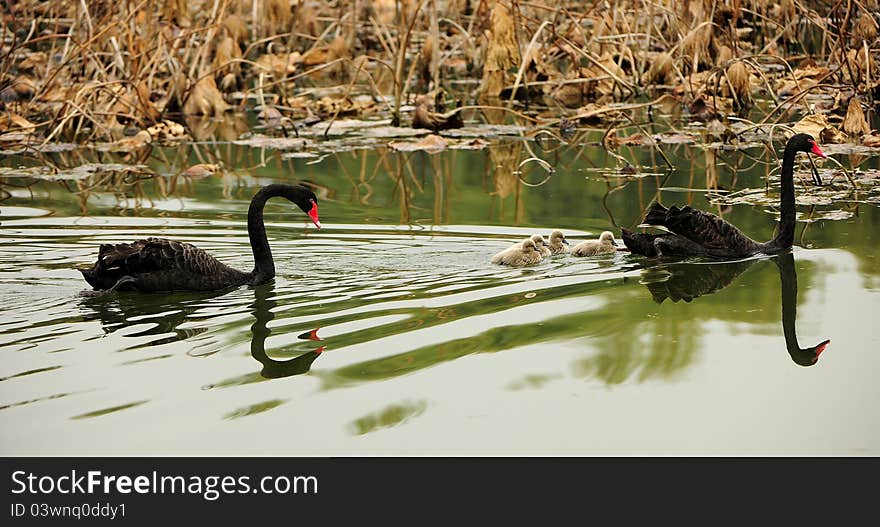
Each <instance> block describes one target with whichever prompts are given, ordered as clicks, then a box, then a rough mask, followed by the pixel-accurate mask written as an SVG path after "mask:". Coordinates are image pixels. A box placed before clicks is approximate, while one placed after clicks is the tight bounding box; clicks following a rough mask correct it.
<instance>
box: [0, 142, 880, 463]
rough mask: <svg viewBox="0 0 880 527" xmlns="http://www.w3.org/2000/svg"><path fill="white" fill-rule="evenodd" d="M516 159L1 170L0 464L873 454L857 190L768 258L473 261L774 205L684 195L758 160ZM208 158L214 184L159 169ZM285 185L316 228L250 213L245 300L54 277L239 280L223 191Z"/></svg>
mask: <svg viewBox="0 0 880 527" xmlns="http://www.w3.org/2000/svg"><path fill="white" fill-rule="evenodd" d="M523 146H524V144H523V143H521V142H512V143H502V144H499V145H497V146H493V147H490V149H488V150H485V151H447V152H443V153H439V154H432V155H428V154H425V153H423V152H415V153H393V152H389V151H386V150H383V149H377V150H358V151H354V152H349V153H344V154H326V155H323V154H322V156H321V157H312V158H308V157H303V158H299V157H293V156H289V155H287V154H286V153H283V152H279V151H275V150H262V149H256V148H247V147H243V146H232V145H229V144H222V145H216V144H212V145H194V146H192V145H191V146H184V147H180V148H175V149H172V148H169V149H164V150H156V151H154V152H153V153H152V154H151V155H150V157H149V158H148V159H145V160H138V161H139V162H143V164H144V165H146V166H147V167H148V169H149V172H152V173H155V174H156V175H155V176H152V177H150V176H148V175H144V174H131V173H121V172H109V173H100V172H99V173H94V174H85V175H83V173H82V172H74V173H70V172H69V171H67V172H66V170H67V169H69V168H71V167H76V166H82V165H84V164H86V163H104V162H119V163H124V164H126V163H127V164H135V162H134V160H131V159H124V158H122V159H120V158H119V157H111V156H110V155H109V154H106V153H101V152H91V151H85V152H67V153H61V154H56V155H54V157H51V158H50V159H49V161H51V163H52V166H54V167H55V168H53V169H52V170H51V171H50V172H48V173H40V174H37V175H34V174H36V173H34V174H31V175H28V174H27V173H12V172H10V173H7V174H6V175H3V176H2V177H0V197H3V198H5V199H4V200H3V201H0V223H2V225H0V447H2V451H3V453H5V454H17V455H18V454H38V455H46V454H98V455H101V454H135V455H137V454H220V455H223V454H229V455H235V454H248V455H250V454H281V455H332V456H345V455H364V454H367V455H369V454H389V455H413V454H415V455H422V454H465V455H468V454H476V455H487V454H488V455H492V454H505V455H506V454H523V455H533V454H547V455H557V454H558V455H674V454H695V455H703V454H706V455H713V454H731V455H755V454H757V455H820V454H821V455H866V454H870V455H877V454H880V423H878V420H877V416H878V415H880V383H878V382H877V373H876V372H878V371H880V351H878V350H880V346H878V344H880V338H878V331H877V313H878V308H880V301H878V300H880V296H878V288H880V265H878V260H877V249H876V248H877V246H878V242H880V240H878V227H880V214H878V210H877V205H876V203H877V201H878V200H877V199H876V193H873V189H868V190H864V191H862V192H861V193H860V194H859V193H856V194H855V195H847V197H846V198H845V199H844V200H843V201H839V202H835V203H833V204H825V205H824V206H823V205H822V204H821V203H820V204H819V205H816V206H812V205H800V206H799V208H798V210H799V213H800V220H801V221H800V222H799V224H798V228H797V233H796V241H795V243H796V247H795V248H794V250H793V252H792V254H791V255H788V256H785V257H777V258H756V259H752V260H748V261H743V262H733V263H710V262H700V261H690V262H669V261H666V262H663V261H652V260H648V259H645V258H641V257H635V256H631V255H629V254H627V253H623V252H621V253H617V254H615V255H612V256H600V257H594V258H582V259H576V258H571V257H557V258H554V259H550V260H547V261H544V262H542V263H541V264H539V265H537V266H534V267H531V268H525V269H510V268H504V267H498V266H494V265H492V264H490V263H489V258H490V257H491V255H492V254H494V253H495V252H496V251H498V250H500V249H502V248H504V247H506V246H508V245H509V244H510V243H512V242H513V241H516V240H517V239H520V238H522V237H524V236H526V235H530V234H533V233H541V234H543V235H544V236H547V235H549V233H550V231H551V230H552V229H553V228H561V229H563V230H564V231H565V232H566V234H567V235H568V236H569V238H570V239H571V240H572V242H577V241H580V240H583V239H587V238H595V237H596V236H598V234H599V233H600V232H601V231H602V230H605V229H611V230H613V231H615V233H617V232H619V227H620V226H625V227H633V226H634V225H636V224H638V220H639V218H640V217H641V214H642V212H643V210H644V208H645V207H646V206H647V205H648V204H649V203H650V201H651V200H652V199H654V198H656V197H657V195H658V194H659V195H660V196H661V199H662V200H663V202H664V203H667V204H671V203H685V202H687V203H691V204H693V205H695V206H699V207H702V208H705V209H708V210H712V211H714V212H716V213H719V212H720V213H723V214H724V215H725V218H726V219H728V220H729V221H732V222H733V223H735V224H737V225H739V226H741V228H742V230H744V231H745V232H746V233H747V234H749V235H752V236H754V237H755V238H758V239H768V238H770V237H771V236H772V235H773V229H774V224H775V215H774V212H775V211H774V210H773V207H770V206H765V205H749V204H738V205H733V206H731V207H728V208H720V206H718V205H712V204H710V203H709V202H708V201H707V193H706V192H705V189H706V188H707V185H709V186H716V185H717V186H720V187H722V188H726V189H728V190H738V189H743V188H747V187H751V188H762V187H764V186H765V184H767V183H766V181H765V176H766V175H767V174H768V172H772V170H773V164H772V163H771V164H770V165H769V166H765V165H763V164H761V163H756V162H754V161H753V159H757V158H758V156H760V155H762V154H761V152H760V151H756V152H751V153H748V152H746V153H740V152H721V153H717V152H712V155H711V157H710V156H709V154H708V153H707V150H706V149H702V148H698V147H689V146H687V145H675V146H674V147H670V148H669V150H668V153H669V155H670V156H671V160H672V161H673V164H674V166H675V167H676V170H675V171H674V172H673V173H671V174H664V173H656V172H662V171H661V170H660V169H658V168H657V166H658V164H660V165H662V163H660V162H659V161H658V160H657V159H652V157H651V151H650V150H647V149H646V150H644V151H635V152H632V153H631V154H630V155H631V156H632V157H631V159H633V160H634V161H635V162H636V164H637V166H639V169H638V170H639V171H641V172H643V173H644V172H650V174H648V175H645V177H635V176H633V175H631V174H629V173H628V171H627V170H625V171H624V172H623V173H621V171H620V170H618V168H619V164H620V160H619V159H616V158H614V157H610V156H608V155H607V154H605V152H604V151H603V150H602V149H601V148H595V147H585V148H571V149H567V150H565V151H563V152H556V153H554V154H550V155H547V156H545V158H547V160H548V161H549V162H551V164H553V166H555V168H556V172H555V173H554V174H552V176H551V177H549V179H547V180H546V181H545V182H544V183H543V184H540V185H537V183H539V182H540V181H542V180H543V179H544V178H545V175H544V174H543V173H542V172H541V171H540V170H539V167H537V166H531V167H530V166H528V165H524V167H525V168H524V170H525V173H523V174H521V179H518V178H517V175H516V174H515V173H514V171H515V170H516V168H517V166H518V165H519V163H520V162H521V161H522V160H524V159H526V158H528V157H529V156H530V155H531V153H529V152H527V151H526V149H524V148H523ZM716 155H717V157H716ZM749 156H751V157H749ZM845 157H846V156H840V161H841V162H843V163H844V164H846V163H850V162H853V161H852V160H847V159H845ZM206 158H207V159H206ZM218 160H219V161H220V162H221V163H222V164H223V169H222V170H221V171H220V172H219V173H218V174H215V175H211V176H208V177H206V178H202V179H192V178H186V177H182V176H180V175H179V173H180V172H181V171H182V169H183V168H185V167H186V166H188V165H190V164H193V163H198V162H205V161H210V162H216V161H218ZM715 161H717V163H718V167H719V168H718V170H717V171H714V170H710V172H711V173H712V180H711V181H710V180H709V177H708V176H707V175H706V168H705V167H706V165H707V163H708V164H709V165H710V167H711V166H713V165H714V164H715V163H714V162H715ZM46 162H47V161H46V160H45V159H43V160H37V159H34V158H32V157H26V156H21V155H18V156H7V157H6V158H5V159H4V161H3V162H2V164H3V166H5V167H7V168H11V167H22V166H23V167H31V166H44V165H45V163H46ZM854 163H865V164H863V165H862V167H863V168H865V167H867V168H871V167H873V169H874V170H876V166H877V162H876V159H873V160H868V161H867V162H865V161H863V160H857V161H855V162H854ZM716 172H717V173H716ZM655 173H656V174H655ZM638 175H640V174H636V176H638ZM641 175H644V174H641ZM734 175H736V177H734ZM623 176H627V177H623ZM716 177H717V180H715V179H714V178H716ZM294 181H305V182H308V183H309V184H311V185H313V186H314V187H315V188H316V189H317V194H318V196H319V198H320V211H321V220H322V223H323V225H324V228H323V229H321V230H316V229H315V228H314V227H313V226H312V225H311V224H310V223H309V222H308V221H307V218H306V217H305V216H304V215H303V214H302V213H301V212H300V211H299V210H298V209H295V208H294V209H292V208H291V206H290V205H289V204H288V203H286V202H283V200H276V201H278V202H276V201H273V202H271V203H270V204H269V205H268V206H267V209H266V222H267V229H268V232H269V239H270V244H271V246H272V251H273V254H274V257H275V263H276V267H277V269H278V276H277V277H276V279H275V280H274V282H272V283H269V284H266V285H263V286H258V287H241V288H238V289H234V290H231V291H223V292H218V293H216V294H205V293H198V294H193V293H173V294H137V293H111V294H94V293H91V292H90V291H89V288H88V285H87V284H86V283H85V282H84V281H83V280H82V278H81V276H80V274H79V273H78V272H77V271H76V270H74V267H75V266H79V265H87V264H90V263H91V262H93V261H94V259H95V257H96V254H97V248H98V246H99V244H102V243H115V242H124V241H130V240H133V239H137V238H140V237H145V236H163V237H167V238H173V239H177V240H184V241H188V242H191V243H194V244H196V245H198V246H200V247H201V248H203V249H206V250H208V251H209V252H211V253H212V254H213V255H214V256H216V257H217V258H219V259H221V260H222V261H224V262H226V263H228V264H230V265H233V266H235V267H238V268H241V269H249V268H250V267H251V266H252V257H251V254H250V247H249V245H248V239H247V232H246V227H245V225H244V221H245V214H246V210H247V206H248V203H249V200H250V197H251V196H252V195H253V194H254V192H255V191H256V189H257V188H258V187H259V186H261V185H263V184H266V183H270V182H294ZM837 183H838V184H839V183H840V181H838V182H837ZM776 184H777V182H776V181H775V180H774V179H773V178H771V179H770V192H771V195H772V196H776V194H775V192H776V189H775V187H774V185H776ZM658 188H663V189H664V190H662V191H658ZM688 189H691V190H688ZM801 190H802V189H801V188H799V192H801ZM804 192H809V190H804ZM831 213H833V214H831ZM823 214H824V215H825V216H823ZM823 217H829V218H839V219H833V220H832V219H818V220H817V219H816V218H823ZM827 339H830V340H831V343H830V344H829V345H828V347H827V349H826V350H825V351H824V352H823V353H822V354H821V356H820V357H819V359H818V361H815V360H814V358H815V352H814V351H811V349H810V348H812V347H813V346H816V345H817V344H819V343H820V342H823V341H825V340H827Z"/></svg>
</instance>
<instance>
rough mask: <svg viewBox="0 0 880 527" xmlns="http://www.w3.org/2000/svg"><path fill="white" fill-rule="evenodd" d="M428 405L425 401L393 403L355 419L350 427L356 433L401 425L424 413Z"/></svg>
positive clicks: (361, 433)
mask: <svg viewBox="0 0 880 527" xmlns="http://www.w3.org/2000/svg"><path fill="white" fill-rule="evenodd" d="M427 407H428V403H427V402H425V401H416V402H404V403H398V404H392V405H389V406H386V407H385V408H383V409H382V410H380V411H378V412H375V413H371V414H368V415H365V416H363V417H359V418H357V419H355V420H354V421H352V422H351V423H350V424H349V426H348V428H349V430H350V431H351V433H352V434H355V435H364V434H369V433H370V432H375V431H376V430H381V429H383V428H391V427H394V426H398V425H401V424H403V423H405V422H406V421H408V420H410V419H412V418H413V417H417V416H419V415H421V414H423V413H424V412H425V409H426V408H427Z"/></svg>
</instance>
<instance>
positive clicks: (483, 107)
mask: <svg viewBox="0 0 880 527" xmlns="http://www.w3.org/2000/svg"><path fill="white" fill-rule="evenodd" d="M456 110H457V111H462V110H504V111H505V112H508V113H512V114H514V115H516V116H517V117H521V118H523V119H526V120H527V121H531V122H533V123H537V122H540V121H539V120H538V119H535V118H534V117H529V116H528V115H526V114H524V113H520V112H518V111H516V110H513V109H511V108H507V107H506V106H491V105H486V104H473V105H470V104H469V105H466V106H459V107H458V108H456Z"/></svg>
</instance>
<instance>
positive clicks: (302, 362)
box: [251, 282, 324, 379]
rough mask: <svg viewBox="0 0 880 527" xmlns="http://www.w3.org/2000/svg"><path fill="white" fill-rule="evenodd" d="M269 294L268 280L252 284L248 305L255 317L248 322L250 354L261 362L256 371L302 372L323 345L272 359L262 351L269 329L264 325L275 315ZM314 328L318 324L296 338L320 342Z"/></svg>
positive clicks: (276, 374)
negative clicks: (289, 356)
mask: <svg viewBox="0 0 880 527" xmlns="http://www.w3.org/2000/svg"><path fill="white" fill-rule="evenodd" d="M272 294H273V284H272V283H271V282H270V283H268V284H264V285H260V286H256V287H254V303H253V304H251V309H252V313H253V315H254V318H255V319H256V320H254V324H253V325H252V326H251V333H252V336H251V355H252V356H253V357H254V358H255V359H257V361H259V362H260V364H262V365H263V369H262V371H260V375H262V376H263V377H265V378H267V379H279V378H281V377H290V376H292V375H300V374H303V373H306V372H308V371H309V369H310V368H311V367H312V363H313V362H315V359H317V358H318V357H319V356H320V355H321V353H322V352H323V351H324V346H320V347H319V348H317V349H315V350H312V351H309V352H306V353H303V354H302V355H299V356H297V357H295V358H293V359H289V360H278V359H273V358H271V357H269V356H268V355H267V354H266V338H267V337H268V336H269V335H270V334H271V333H272V331H271V330H270V329H269V328H268V327H267V325H268V324H269V322H271V321H272V319H274V318H275V314H274V313H272V308H274V307H275V305H276V302H275V300H274V299H273V298H272ZM318 329H320V328H315V329H312V330H311V331H306V332H305V333H301V334H300V335H299V336H298V337H297V338H299V339H301V340H312V341H316V342H320V341H321V340H322V339H321V337H319V336H318Z"/></svg>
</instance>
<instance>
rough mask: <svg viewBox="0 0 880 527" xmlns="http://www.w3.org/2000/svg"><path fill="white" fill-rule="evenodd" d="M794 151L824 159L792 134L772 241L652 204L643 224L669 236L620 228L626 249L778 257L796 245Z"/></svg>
mask: <svg viewBox="0 0 880 527" xmlns="http://www.w3.org/2000/svg"><path fill="white" fill-rule="evenodd" d="M798 152H809V153H812V154H816V155H817V156H820V157H826V156H825V153H824V152H822V150H821V149H820V148H819V145H817V144H816V141H815V140H814V139H813V138H812V137H811V136H809V135H807V134H796V135H794V136H792V137H791V139H789V140H788V143H787V144H786V145H785V152H784V153H783V154H782V176H781V177H782V182H781V187H782V191H781V195H780V198H779V209H780V215H779V230H778V232H777V233H776V237H775V238H773V239H772V240H770V241H768V242H765V243H760V242H756V241H754V240H752V239H751V238H749V237H748V236H746V235H745V234H743V233H742V232H741V231H740V230H739V229H737V228H736V227H734V226H733V225H731V224H730V223H728V222H726V221H724V220H723V219H721V218H719V217H718V216H715V215H714V214H710V213H708V212H703V211H701V210H696V209H693V208H691V207H689V206H685V207H682V208H678V207H675V206H673V207H670V208H668V209H667V208H666V207H664V206H663V205H661V204H659V203H654V204H653V205H652V206H651V208H650V209H649V210H648V212H647V214H645V219H644V221H643V223H646V224H649V225H657V226H661V227H665V228H666V229H667V230H668V231H669V232H668V233H664V234H638V233H634V232H632V231H630V230H629V229H621V232H622V234H623V243H624V245H626V246H627V247H628V248H629V250H630V251H632V253H633V254H641V255H644V256H709V257H714V258H745V257H748V256H752V255H755V254H777V253H779V252H781V251H784V250H785V249H788V248H789V247H791V245H792V242H793V241H794V228H795V204H794V158H795V155H797V153H798ZM813 180H814V182H815V183H816V184H817V185H821V184H822V181H821V180H820V179H819V175H818V174H817V173H816V172H814V173H813Z"/></svg>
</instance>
